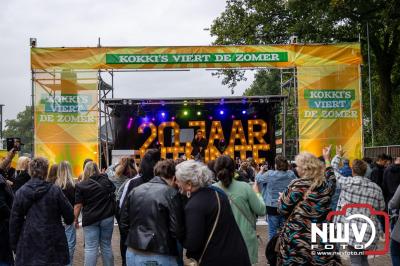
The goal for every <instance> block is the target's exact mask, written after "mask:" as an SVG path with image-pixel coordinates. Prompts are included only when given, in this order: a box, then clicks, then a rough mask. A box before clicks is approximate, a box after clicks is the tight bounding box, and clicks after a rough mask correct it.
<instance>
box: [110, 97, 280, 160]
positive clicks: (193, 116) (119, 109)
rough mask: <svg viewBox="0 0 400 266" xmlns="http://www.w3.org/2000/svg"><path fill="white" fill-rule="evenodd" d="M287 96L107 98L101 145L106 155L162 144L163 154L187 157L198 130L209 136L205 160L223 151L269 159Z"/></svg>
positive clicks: (169, 156) (273, 156) (240, 155)
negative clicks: (107, 112)
mask: <svg viewBox="0 0 400 266" xmlns="http://www.w3.org/2000/svg"><path fill="white" fill-rule="evenodd" d="M286 98H287V97H285V96H279V95H276V96H259V97H224V98H167V99H105V100H103V102H104V104H105V105H106V107H108V108H110V109H111V112H110V119H107V120H109V121H111V123H110V124H108V126H109V127H110V129H108V128H107V130H105V132H106V133H107V136H105V139H111V140H112V141H111V143H108V145H104V147H105V148H106V154H108V156H109V155H110V154H111V153H110V146H112V149H113V150H132V153H133V154H134V155H141V156H142V155H143V154H144V152H145V151H146V150H147V149H149V148H160V150H161V156H162V158H173V159H177V158H178V157H180V156H182V155H185V156H186V158H190V154H191V151H192V146H191V142H192V140H193V138H194V135H195V132H196V130H198V129H200V130H202V132H204V135H205V138H206V140H207V149H206V150H205V161H206V162H207V161H209V160H214V159H216V157H218V156H219V155H221V154H225V155H229V156H230V157H232V158H238V157H239V158H240V159H241V160H245V159H246V158H249V157H252V158H254V159H255V161H256V162H257V163H263V162H265V161H268V162H269V163H273V160H274V158H275V154H276V141H275V140H276V139H275V131H276V130H279V132H282V131H284V130H282V125H283V126H284V125H285V121H282V117H280V114H281V113H282V109H283V108H285V105H284V101H285V99H286ZM283 119H285V118H284V117H283ZM108 132H109V133H111V137H110V136H108ZM282 137H283V138H284V137H285V136H284V135H283V136H280V139H279V142H278V143H279V144H278V146H279V148H280V151H282V150H284V147H283V148H282V145H283V144H282V143H285V141H284V140H283V141H282ZM106 160H108V159H107V158H106Z"/></svg>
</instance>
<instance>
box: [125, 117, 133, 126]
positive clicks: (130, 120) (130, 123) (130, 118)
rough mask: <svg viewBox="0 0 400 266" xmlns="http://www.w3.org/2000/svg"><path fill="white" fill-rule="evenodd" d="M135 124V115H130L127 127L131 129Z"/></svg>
mask: <svg viewBox="0 0 400 266" xmlns="http://www.w3.org/2000/svg"><path fill="white" fill-rule="evenodd" d="M132 124H133V117H129V122H128V125H127V126H126V129H131V128H132Z"/></svg>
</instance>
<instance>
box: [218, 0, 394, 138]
mask: <svg viewBox="0 0 400 266" xmlns="http://www.w3.org/2000/svg"><path fill="white" fill-rule="evenodd" d="M367 24H368V33H369V41H370V58H371V75H372V78H371V84H370V85H371V87H372V94H373V95H372V96H373V97H372V100H373V117H374V131H375V143H374V144H375V145H389V144H396V143H397V142H398V139H399V138H393V135H391V134H393V133H395V134H396V132H400V125H399V123H398V122H397V121H398V120H396V119H397V118H398V117H399V116H400V114H399V113H398V112H400V110H399V108H398V106H397V105H396V104H394V103H396V101H395V100H396V99H398V98H399V95H400V1H398V0H388V1H385V0H364V1H359V0H328V1H327V0H228V1H227V4H226V8H225V11H223V12H222V13H221V15H220V16H219V17H218V18H216V19H215V20H214V22H213V24H212V25H211V35H212V36H216V40H215V42H214V44H222V45H227V44H237V45H238V44H239V45H240V44H241V45H243V44H247V45H257V44H285V43H288V41H289V38H290V36H292V35H297V36H298V39H299V42H300V43H310V42H312V43H336V42H354V41H360V42H361V48H362V55H363V59H364V62H368V57H367ZM367 70H368V67H365V66H364V68H363V72H362V84H363V91H362V92H363V107H364V110H363V111H364V118H365V121H364V127H365V128H364V132H365V133H366V136H365V141H366V142H365V143H366V144H367V145H368V144H371V142H372V141H371V136H370V134H371V121H369V119H368V117H370V115H369V112H370V110H369V94H368V93H369V84H368V72H367ZM237 73H238V71H237V70H236V72H230V73H229V72H228V73H224V74H226V76H225V78H224V81H225V82H226V83H225V84H227V83H229V84H230V85H231V87H232V86H234V85H235V84H236V83H237V82H238V80H240V76H239V77H238V76H236V77H235V74H237ZM259 80H261V78H259V79H258V80H257V78H256V81H255V82H259ZM231 81H234V82H231ZM255 86H256V85H255ZM264 87H270V86H264ZM249 89H251V88H249ZM251 90H253V91H255V90H256V89H255V88H253V89H251ZM368 134H369V135H368ZM367 135H368V136H367Z"/></svg>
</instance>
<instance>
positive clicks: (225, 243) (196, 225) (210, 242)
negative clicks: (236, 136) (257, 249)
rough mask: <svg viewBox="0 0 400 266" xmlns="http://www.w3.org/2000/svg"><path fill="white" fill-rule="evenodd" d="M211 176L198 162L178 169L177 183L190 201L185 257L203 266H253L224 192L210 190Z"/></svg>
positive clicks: (188, 201) (187, 207) (187, 208)
mask: <svg viewBox="0 0 400 266" xmlns="http://www.w3.org/2000/svg"><path fill="white" fill-rule="evenodd" d="M212 175H213V174H212V172H211V171H210V170H209V169H208V167H207V166H206V165H205V164H203V163H201V162H198V161H194V160H188V161H185V162H182V163H180V164H178V165H177V166H176V183H177V185H178V187H179V190H180V191H181V193H182V194H183V195H186V197H187V203H186V205H185V207H184V211H185V229H186V231H185V232H186V233H185V238H184V241H183V247H184V248H186V256H187V257H188V258H189V259H191V260H195V261H197V262H198V263H199V264H200V265H211V266H214V265H215V266H220V265H237V266H242V265H243V266H244V265H250V259H249V254H248V252H247V248H246V243H245V242H244V239H243V237H242V234H241V232H240V229H239V227H238V225H237V224H236V221H235V217H234V216H233V213H232V209H231V207H230V204H229V199H228V198H227V196H226V195H225V193H224V192H223V191H222V190H220V189H219V188H217V187H213V186H210V184H211V183H212V180H213V177H212ZM192 263H196V262H194V261H192Z"/></svg>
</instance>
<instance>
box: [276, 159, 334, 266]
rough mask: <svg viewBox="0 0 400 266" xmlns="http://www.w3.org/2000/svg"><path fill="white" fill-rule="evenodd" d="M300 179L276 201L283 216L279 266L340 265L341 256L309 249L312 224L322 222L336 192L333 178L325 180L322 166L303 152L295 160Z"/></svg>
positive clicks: (292, 183)
mask: <svg viewBox="0 0 400 266" xmlns="http://www.w3.org/2000/svg"><path fill="white" fill-rule="evenodd" d="M295 162H296V166H297V173H298V175H299V177H300V178H297V179H294V180H292V182H290V184H289V186H288V188H287V189H286V190H285V191H284V192H283V193H282V194H281V196H280V199H279V200H278V213H279V214H281V215H283V216H285V218H286V221H285V224H284V225H283V226H282V228H281V233H280V235H279V239H280V244H279V252H278V261H279V263H280V264H279V265H288V266H289V265H341V263H340V257H339V256H337V255H333V254H326V253H325V252H323V251H325V250H324V249H323V247H317V248H314V249H311V223H312V222H313V223H324V222H326V216H327V215H328V213H329V212H330V207H329V205H330V201H331V197H332V194H333V193H334V191H335V182H336V180H335V178H334V177H335V176H334V175H329V178H328V179H326V178H325V166H324V164H323V162H321V161H320V160H319V159H318V158H317V157H316V156H314V155H313V154H311V153H308V152H302V153H300V154H298V155H297V156H296V158H295Z"/></svg>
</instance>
